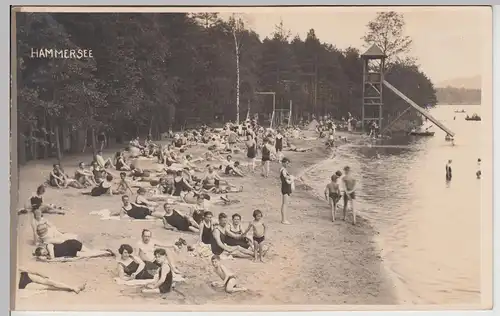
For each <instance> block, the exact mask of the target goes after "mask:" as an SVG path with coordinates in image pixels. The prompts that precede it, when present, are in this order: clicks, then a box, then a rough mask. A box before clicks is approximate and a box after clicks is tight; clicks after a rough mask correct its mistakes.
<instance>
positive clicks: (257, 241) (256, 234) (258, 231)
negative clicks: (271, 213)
mask: <svg viewBox="0 0 500 316" xmlns="http://www.w3.org/2000/svg"><path fill="white" fill-rule="evenodd" d="M263 216H264V215H263V214H262V212H261V211H260V210H255V211H253V218H254V220H253V222H251V223H250V225H248V228H247V230H246V231H245V232H244V233H243V234H242V235H243V236H245V235H246V234H247V233H248V231H250V229H253V237H252V239H253V244H254V247H253V251H254V261H257V257H259V258H260V261H261V262H264V258H263V257H264V255H263V243H264V240H265V239H266V237H265V236H266V225H264V222H263V221H262V217H263Z"/></svg>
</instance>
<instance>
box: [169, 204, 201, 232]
mask: <svg viewBox="0 0 500 316" xmlns="http://www.w3.org/2000/svg"><path fill="white" fill-rule="evenodd" d="M163 209H164V210H165V214H164V215H163V226H164V227H165V229H168V230H178V231H183V232H193V233H198V232H199V229H200V226H199V225H198V223H197V222H196V221H195V220H194V218H193V217H192V216H188V215H185V214H182V213H181V212H180V211H177V210H174V208H173V207H172V206H171V205H169V204H168V203H165V204H163Z"/></svg>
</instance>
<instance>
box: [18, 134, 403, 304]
mask: <svg viewBox="0 0 500 316" xmlns="http://www.w3.org/2000/svg"><path fill="white" fill-rule="evenodd" d="M354 137H356V136H354ZM351 138H353V137H352V136H351ZM292 142H293V143H294V144H295V145H296V146H298V147H299V146H302V145H303V146H309V147H313V150H312V151H311V152H306V153H295V152H285V155H286V156H287V157H290V158H291V160H292V166H291V167H290V171H291V173H292V174H297V173H302V174H306V173H307V172H308V171H311V170H312V169H314V168H315V166H317V164H319V163H322V162H323V161H325V160H328V159H330V158H328V157H329V153H330V154H331V152H330V151H328V150H325V148H324V146H323V143H324V140H313V141H311V140H309V141H304V140H293V141H292ZM340 146H342V145H340ZM109 150H112V149H108V150H105V152H108V151H109ZM191 151H193V150H189V152H191ZM195 151H196V150H195ZM90 156H91V153H90V154H89V153H87V154H83V155H75V156H67V157H64V158H63V159H62V161H63V163H66V162H69V161H72V163H73V165H74V164H75V161H76V160H78V159H79V158H80V157H90ZM233 156H234V157H235V158H236V159H240V157H242V156H243V155H242V154H237V155H233ZM51 161H55V159H54V160H44V161H33V162H30V163H28V164H27V165H25V166H21V167H20V171H19V175H20V178H19V180H20V181H19V183H20V188H22V190H21V191H20V203H23V201H24V200H25V199H22V198H23V197H24V196H26V197H27V195H28V194H30V193H31V191H32V190H33V189H34V188H35V186H36V185H35V184H34V183H36V181H37V180H38V181H40V180H39V179H40V178H38V177H37V176H35V175H34V174H33V173H34V172H37V171H38V173H39V174H42V173H43V174H45V175H46V174H48V173H46V172H47V171H46V170H44V169H47V166H48V168H51V163H48V162H51ZM73 165H71V166H69V168H70V169H71V170H72V169H74V167H73ZM279 167H280V165H279V164H276V163H273V164H272V165H271V173H270V174H271V176H270V178H268V179H264V178H261V177H260V175H259V173H258V172H257V174H256V175H249V176H247V177H245V178H229V179H228V180H229V181H231V182H233V183H234V184H235V185H240V184H241V185H244V187H245V190H244V192H242V193H239V194H234V195H233V196H234V198H236V199H239V200H240V201H241V202H240V203H238V204H234V205H232V206H230V207H217V208H216V207H210V210H214V211H215V212H216V213H218V212H226V213H227V214H228V215H229V216H230V215H231V214H233V213H236V212H237V213H239V214H241V215H242V217H243V221H244V222H248V221H249V220H250V218H251V213H252V211H253V209H255V208H259V209H261V210H262V211H263V212H264V219H265V221H266V223H267V224H268V226H269V230H270V232H269V240H270V242H271V243H272V246H273V248H272V253H271V254H270V258H269V259H268V260H269V262H267V263H265V264H259V263H253V262H250V261H248V260H245V259H235V260H230V261H228V263H227V265H228V267H229V268H230V269H231V270H233V271H234V272H235V273H236V274H237V275H238V278H239V279H240V280H241V282H242V283H243V284H245V286H246V287H247V288H249V289H250V291H249V292H248V293H241V294H237V295H225V294H224V293H219V292H218V291H214V290H213V289H211V288H209V287H208V286H207V283H208V282H207V279H208V278H212V279H213V273H212V271H211V269H210V267H209V266H207V262H206V261H205V259H200V258H193V257H191V256H189V255H187V254H185V253H183V254H182V258H179V262H180V266H181V269H182V270H183V271H184V272H185V275H186V279H187V282H186V283H180V284H179V285H178V289H179V291H180V292H181V293H182V295H180V294H178V293H175V292H172V293H170V294H168V295H167V297H166V298H164V299H163V300H161V299H160V298H150V297H147V298H145V297H143V296H141V295H140V294H137V293H135V292H134V291H133V290H132V289H131V287H126V286H118V285H116V284H114V282H113V281H112V276H111V275H109V274H110V272H111V271H112V269H110V268H112V264H110V263H106V261H109V259H107V260H106V259H94V260H89V261H84V262H78V263H72V264H69V266H68V269H67V270H70V271H66V269H58V264H40V263H38V264H37V269H39V270H41V271H40V272H44V273H47V274H48V275H60V276H61V277H64V276H65V275H66V276H68V277H69V275H70V274H71V272H72V271H73V272H74V270H75V269H78V266H80V265H82V264H83V265H85V269H86V270H85V271H81V270H82V269H80V270H78V271H77V272H78V273H77V274H78V275H76V276H73V277H72V278H73V279H75V280H84V279H85V278H86V277H87V278H88V277H89V275H90V276H93V277H94V279H93V280H98V279H99V280H100V281H99V283H100V284H99V285H97V284H92V280H89V289H88V291H86V292H82V293H80V294H79V295H71V294H67V293H57V292H53V293H52V292H51V293H46V295H50V298H51V299H52V298H53V301H54V302H56V301H57V302H59V303H58V304H57V305H54V304H52V305H51V306H50V309H51V310H61V309H64V310H82V309H84V310H85V309H94V308H92V306H96V307H97V306H98V309H100V310H108V307H107V306H109V307H111V305H115V306H114V309H115V310H116V308H117V306H118V305H120V306H122V310H126V309H127V307H128V306H132V305H136V306H137V305H140V304H142V303H144V302H147V304H148V309H149V308H152V309H154V308H153V306H154V305H155V303H157V304H161V305H163V304H182V305H200V304H210V305H213V304H217V305H226V304H239V305H242V304H244V303H245V302H252V303H253V304H256V305H259V306H263V305H274V304H280V305H283V304H294V305H295V304H299V305H324V304H328V305H335V304H347V305H357V304H360V305H361V304H362V305H374V304H376V305H383V304H387V305H389V304H396V303H397V302H396V297H395V293H394V292H393V290H394V286H393V285H392V284H391V282H390V278H389V276H388V275H387V271H386V269H385V268H384V267H383V262H382V259H381V257H380V255H379V253H380V251H379V250H378V249H377V246H376V243H375V240H374V237H375V236H376V234H377V232H376V231H375V230H374V228H373V227H372V226H371V225H370V224H369V222H368V221H367V220H365V219H364V218H360V221H359V222H360V223H359V224H358V226H352V225H351V224H349V223H345V222H343V221H341V220H338V221H336V222H335V223H332V222H331V219H330V210H329V206H328V204H327V203H326V201H322V200H321V199H318V197H317V196H315V194H314V192H313V191H311V188H308V187H307V183H305V185H303V184H298V185H297V190H296V191H295V192H294V194H292V198H291V199H290V204H289V212H290V219H291V221H292V225H290V226H284V225H281V224H279V207H280V202H281V196H280V194H279V179H278V178H277V177H276V176H275V175H276V174H278V170H279ZM33 168H36V169H37V171H33V170H32V171H31V172H30V171H29V169H33ZM49 170H50V169H49ZM256 170H258V169H256ZM28 174H29V176H28ZM26 176H28V177H26ZM31 181H35V182H34V183H33V184H30V182H31ZM325 181H326V180H325ZM28 187H29V189H27V188H28ZM23 188H26V189H23ZM68 190H73V191H76V192H78V191H77V190H74V189H68ZM25 191H27V192H25ZM61 192H63V194H62V195H63V197H62V200H65V196H66V195H69V196H68V197H71V199H68V200H67V201H66V202H62V204H63V205H65V206H66V205H67V204H72V205H73V206H71V205H68V207H70V208H71V207H74V208H76V207H77V206H78V205H82V203H83V204H84V205H86V206H87V207H88V208H89V209H88V210H87V211H82V213H80V211H81V210H78V213H79V221H78V223H75V221H74V215H73V214H68V215H66V216H59V217H57V216H50V215H49V216H47V217H49V218H50V220H51V221H52V222H53V223H54V224H55V225H56V226H57V227H59V228H60V229H61V230H63V231H68V232H75V233H77V234H78V235H79V236H81V238H82V239H83V241H84V242H88V243H90V244H91V245H92V246H94V245H95V244H98V243H99V242H100V243H102V241H103V239H108V240H107V242H108V244H107V246H109V243H111V244H113V246H114V247H117V246H118V245H119V244H120V243H121V242H122V241H124V240H125V241H127V240H128V242H129V243H130V244H133V241H132V240H134V241H135V240H136V239H137V237H138V234H139V232H140V230H141V229H142V228H143V227H146V226H148V228H150V227H149V226H153V227H152V228H151V229H152V230H153V234H154V235H155V238H158V239H164V240H174V239H176V238H179V237H182V238H185V239H186V240H187V241H188V243H190V242H192V241H193V236H192V235H186V234H182V235H180V233H173V232H168V231H166V230H164V229H162V228H161V225H155V224H154V223H149V224H148V223H137V222H131V223H130V224H124V225H123V224H122V225H120V221H102V220H100V219H99V218H98V217H96V216H92V215H88V213H89V212H90V211H93V210H96V209H95V207H100V208H101V209H102V208H105V207H107V208H111V207H112V205H113V204H116V199H117V198H116V197H109V198H108V197H102V198H89V197H79V196H77V195H76V194H71V193H69V194H64V193H66V192H71V191H61V190H60V191H57V190H54V189H49V190H47V200H51V201H52V200H53V198H55V197H56V196H59V197H60V196H61V194H57V193H61ZM76 192H73V193H76ZM82 200H83V201H82ZM113 201H114V202H115V203H113ZM54 202H55V201H54ZM70 202H72V203H70ZM96 202H100V203H97V204H98V205H96ZM56 203H58V202H56ZM91 205H96V206H95V207H94V206H92V207H91ZM309 209H313V211H310V210H309ZM83 212H86V213H83ZM66 218H68V219H69V218H73V221H68V220H67V219H66ZM27 224H28V223H27V220H26V216H21V217H20V218H19V220H18V229H17V231H18V241H19V242H18V244H20V249H18V253H19V260H18V261H19V262H20V263H23V265H26V266H28V265H29V264H31V261H32V260H27V258H29V253H30V252H31V250H32V249H31V248H32V246H30V245H27V242H29V239H30V234H29V228H28V227H26V226H27ZM332 227H333V229H332ZM99 232H100V233H99ZM94 237H97V238H96V239H98V240H96V241H95V243H94ZM99 239H100V240H99ZM99 263H100V265H99ZM18 265H19V264H18ZM103 270H104V271H103ZM85 272H86V273H85ZM58 273H59V274H58ZM200 274H206V275H207V277H205V276H204V275H201V276H200ZM101 283H102V284H101ZM103 292H104V293H103ZM124 292H125V293H124ZM46 295H35V296H31V297H30V298H29V300H28V299H26V298H22V297H19V296H18V297H16V310H47V307H46V298H47V296H46ZM44 298H45V299H44ZM65 300H66V303H63V301H65ZM104 302H106V303H104ZM44 303H45V304H44ZM103 304H106V305H103ZM152 304H153V306H152ZM158 308H159V310H161V309H162V308H161V307H160V306H158ZM202 308H203V306H200V307H199V309H202ZM174 309H175V308H174ZM197 309H198V308H197Z"/></svg>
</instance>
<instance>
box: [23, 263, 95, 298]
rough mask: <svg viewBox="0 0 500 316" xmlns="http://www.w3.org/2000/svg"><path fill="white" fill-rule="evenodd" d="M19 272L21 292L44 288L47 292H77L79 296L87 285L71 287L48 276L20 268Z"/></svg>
mask: <svg viewBox="0 0 500 316" xmlns="http://www.w3.org/2000/svg"><path fill="white" fill-rule="evenodd" d="M19 272H20V275H19V283H18V285H17V288H18V289H20V290H25V289H26V290H30V289H35V288H36V289H37V290H40V289H41V288H43V289H46V290H56V291H57V290H59V291H67V292H75V293H76V294H78V293H80V292H81V291H83V290H84V289H85V285H86V284H83V285H80V286H70V285H67V284H65V283H63V282H59V281H55V280H52V279H51V278H49V277H48V276H45V275H43V274H41V273H38V272H35V271H32V270H28V269H24V268H19ZM34 285H38V286H34Z"/></svg>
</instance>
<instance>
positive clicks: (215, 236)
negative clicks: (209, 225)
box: [210, 213, 253, 258]
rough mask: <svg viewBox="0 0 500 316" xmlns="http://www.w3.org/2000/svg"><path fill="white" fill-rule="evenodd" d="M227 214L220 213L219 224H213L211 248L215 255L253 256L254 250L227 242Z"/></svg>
mask: <svg viewBox="0 0 500 316" xmlns="http://www.w3.org/2000/svg"><path fill="white" fill-rule="evenodd" d="M226 226H227V215H226V214H225V213H220V214H219V224H218V225H213V230H212V240H211V244H210V246H211V249H212V253H213V254H214V255H218V256H220V255H222V254H223V253H224V254H230V255H232V256H233V257H237V258H251V257H252V255H253V251H251V250H249V249H245V248H243V247H241V246H229V245H227V244H226V229H227V227H226Z"/></svg>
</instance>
